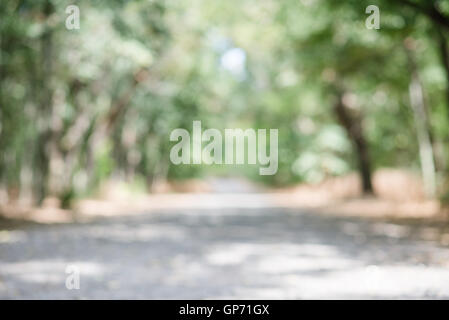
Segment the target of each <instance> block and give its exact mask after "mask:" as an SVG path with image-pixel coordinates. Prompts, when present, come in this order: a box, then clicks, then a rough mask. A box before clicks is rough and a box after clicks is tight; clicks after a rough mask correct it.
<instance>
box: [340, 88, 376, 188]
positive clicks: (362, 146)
mask: <svg viewBox="0 0 449 320" xmlns="http://www.w3.org/2000/svg"><path fill="white" fill-rule="evenodd" d="M343 97H344V94H343V93H340V94H339V95H338V101H337V103H336V104H335V105H334V112H335V114H336V115H337V118H338V120H339V122H340V124H341V125H342V126H343V128H345V130H346V133H347V135H348V137H349V139H350V140H351V142H352V144H353V146H354V148H355V151H356V156H357V160H358V167H359V172H360V176H361V178H362V188H363V193H364V194H372V193H373V184H372V180H371V158H370V156H369V152H368V144H367V142H366V139H365V136H364V135H363V130H362V119H361V116H354V115H351V113H350V111H349V110H348V108H347V107H346V106H345V103H344V99H343Z"/></svg>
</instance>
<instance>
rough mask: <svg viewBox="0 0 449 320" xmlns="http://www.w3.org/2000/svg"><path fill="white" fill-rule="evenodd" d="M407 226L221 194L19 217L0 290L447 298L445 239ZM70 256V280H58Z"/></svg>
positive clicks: (1, 234) (15, 294)
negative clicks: (148, 206)
mask: <svg viewBox="0 0 449 320" xmlns="http://www.w3.org/2000/svg"><path fill="white" fill-rule="evenodd" d="M233 206H235V207H233ZM421 231H422V230H421ZM416 232H417V231H416V230H415V229H414V228H413V227H410V226H406V225H396V224H389V223H381V222H369V221H366V220H360V219H356V218H336V217H330V216H321V215H317V214H316V213H311V212H306V211H300V210H297V209H286V208H283V209H282V208H265V207H264V206H263V204H262V205H261V206H260V207H251V206H247V207H243V206H240V205H239V203H238V202H235V205H233V202H232V200H229V199H228V200H227V206H226V208H213V207H210V208H197V209H194V208H191V209H173V210H160V211H158V212H151V213H140V214H136V215H129V216H122V217H110V218H102V219H97V220H95V221H91V222H88V223H72V224H64V225H38V224H25V225H21V226H17V227H7V228H3V230H2V231H0V298H3V299H5V298H6V299H17V298H31V299H48V298H56V299H85V298H93V299H97V298H125V299H130V298H137V299H153V298H159V299H187V298H188V299H197V298H200V299H202V298H211V299H213V298H218V299H220V298H254V299H258V298H269V299H278V298H287V299H297V298H350V299H351V298H387V299H390V298H393V299H395V298H449V248H448V247H441V246H439V245H438V244H436V243H434V242H431V241H426V240H423V239H421V238H420V237H417V236H416ZM69 265H73V266H75V267H76V268H78V269H79V271H80V289H79V290H68V289H67V288H66V278H67V276H69V274H67V273H66V268H67V266H69Z"/></svg>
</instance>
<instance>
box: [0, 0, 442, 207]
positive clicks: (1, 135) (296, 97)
mask: <svg viewBox="0 0 449 320" xmlns="http://www.w3.org/2000/svg"><path fill="white" fill-rule="evenodd" d="M70 5H76V6H77V8H79V25H78V27H79V28H68V27H67V19H69V18H71V17H70V13H71V11H70V10H69V11H67V10H66V9H67V7H68V6H70ZM370 5H371V6H372V5H374V6H376V7H378V8H379V17H380V21H379V28H378V29H376V28H368V26H367V19H370V12H368V13H367V10H366V9H367V7H368V6H370ZM72 18H73V17H72ZM69 22H70V21H69ZM69 25H70V23H69ZM0 32H1V39H0V40H1V43H0V54H1V56H0V203H6V202H8V203H10V202H21V201H22V202H27V203H32V204H33V205H39V204H41V203H42V201H44V199H45V198H47V197H56V198H58V199H60V201H61V205H62V206H63V207H69V206H70V204H71V202H72V201H73V200H74V199H77V198H82V197H86V196H88V195H91V194H92V193H94V192H95V190H96V189H97V188H98V187H99V186H100V185H101V184H102V183H103V182H104V181H106V180H108V179H111V178H114V179H119V180H121V181H125V182H127V183H129V184H132V185H136V186H137V187H138V188H141V189H143V190H146V191H148V192H151V190H152V187H153V185H154V184H155V182H157V181H165V180H169V181H172V180H180V181H182V180H185V179H192V178H198V179H201V178H203V177H206V176H209V175H243V176H245V177H246V178H247V179H250V180H253V181H256V182H257V183H261V184H264V185H268V186H271V187H279V186H289V185H294V184H297V183H311V184H313V183H319V182H320V181H323V180H325V179H326V178H328V177H333V176H342V175H345V174H348V173H350V172H358V173H359V176H360V177H361V181H362V188H363V191H364V193H366V194H371V193H373V192H374V193H375V190H373V183H372V175H373V173H374V172H375V171H376V170H378V169H380V168H401V169H405V170H409V171H412V172H415V173H416V174H417V175H419V176H420V177H421V178H422V181H423V185H424V189H425V192H426V195H427V196H428V197H429V198H436V199H439V200H440V201H441V203H443V204H445V203H448V202H449V191H448V190H449V43H448V40H449V1H437V0H435V1H429V0H390V1H387V0H370V1H363V0H348V1H332V0H327V1H326V0H294V1H293V0H282V1H275V0H262V1H250V0H239V1H237V0H226V1H210V0H191V1H174V0H134V1H127V0H109V1H106V0H93V1H85V0H78V1H66V0H7V1H5V0H3V1H1V3H0ZM195 120H200V121H201V122H202V125H203V127H204V128H216V129H219V130H224V128H254V129H271V128H272V129H278V130H279V163H278V170H277V173H276V174H275V175H267V176H261V175H259V174H258V166H256V165H245V166H243V167H242V166H233V167H229V166H228V167H223V166H219V165H212V166H201V165H184V166H183V165H175V164H173V163H171V162H170V160H169V154H170V148H171V147H172V145H173V142H171V141H170V139H169V136H170V132H171V131H172V130H174V129H175V128H185V129H187V130H190V129H191V127H192V123H193V121H195Z"/></svg>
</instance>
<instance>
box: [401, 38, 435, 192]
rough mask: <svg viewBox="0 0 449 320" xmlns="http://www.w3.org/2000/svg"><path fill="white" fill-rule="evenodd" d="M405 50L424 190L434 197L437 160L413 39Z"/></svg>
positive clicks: (408, 41)
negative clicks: (434, 153) (435, 158)
mask: <svg viewBox="0 0 449 320" xmlns="http://www.w3.org/2000/svg"><path fill="white" fill-rule="evenodd" d="M405 49H406V52H407V57H408V62H409V68H410V74H411V79H410V85H409V96H410V106H411V108H412V110H413V117H414V119H415V125H416V133H417V136H418V145H419V157H420V161H421V170H422V176H423V180H424V189H425V191H426V194H427V196H429V197H434V196H435V193H436V173H435V160H434V155H433V147H432V141H431V138H430V130H429V124H428V118H427V106H426V102H425V100H424V90H423V87H422V84H421V80H420V78H419V74H418V68H417V66H416V62H415V58H414V54H413V40H412V39H408V40H407V41H405Z"/></svg>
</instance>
